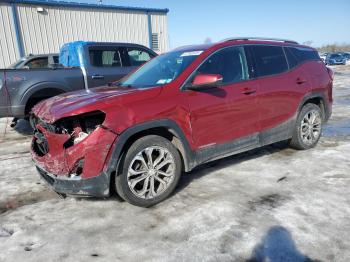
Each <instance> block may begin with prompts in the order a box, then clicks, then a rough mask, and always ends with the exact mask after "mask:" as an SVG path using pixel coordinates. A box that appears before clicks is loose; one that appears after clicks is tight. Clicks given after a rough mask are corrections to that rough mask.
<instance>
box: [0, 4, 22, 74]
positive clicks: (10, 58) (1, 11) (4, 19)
mask: <svg viewBox="0 0 350 262" xmlns="http://www.w3.org/2000/svg"><path fill="white" fill-rule="evenodd" d="M18 58H19V51H18V48H17V40H16V34H15V28H14V24H13V18H12V11H11V5H9V4H5V3H0V68H3V67H6V66H8V65H10V64H11V63H13V62H14V61H16V60H17V59H18Z"/></svg>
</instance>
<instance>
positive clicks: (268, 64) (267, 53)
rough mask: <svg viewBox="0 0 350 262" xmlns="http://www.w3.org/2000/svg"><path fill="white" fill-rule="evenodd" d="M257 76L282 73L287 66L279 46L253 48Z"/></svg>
mask: <svg viewBox="0 0 350 262" xmlns="http://www.w3.org/2000/svg"><path fill="white" fill-rule="evenodd" d="M252 50H253V52H254V59H255V63H256V67H257V76H267V75H274V74H279V73H283V72H285V71H287V70H288V64H287V60H286V57H285V55H284V52H283V49H282V47H281V46H263V45H261V46H253V47H252Z"/></svg>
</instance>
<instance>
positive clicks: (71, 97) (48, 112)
mask: <svg viewBox="0 0 350 262" xmlns="http://www.w3.org/2000/svg"><path fill="white" fill-rule="evenodd" d="M152 89H153V90H154V92H147V90H148V91H150V89H137V88H126V87H116V86H113V87H107V86H106V87H105V86H104V87H98V88H92V89H90V90H89V91H86V90H79V91H75V92H70V93H64V94H61V95H58V96H55V97H52V98H49V99H46V100H44V101H42V102H40V103H38V104H37V105H36V106H35V107H34V108H33V110H32V111H33V113H34V114H35V115H36V116H37V117H39V118H40V119H42V120H44V121H45V122H47V123H53V122H55V121H56V120H58V119H60V118H63V117H67V116H72V115H78V114H82V113H86V112H91V111H95V110H101V111H103V109H104V108H105V107H106V106H107V104H108V105H111V104H112V105H118V106H122V103H121V101H120V97H125V96H130V95H131V94H135V93H146V92H147V93H148V95H146V96H143V94H142V95H141V94H138V95H137V96H134V97H135V98H136V97H140V96H141V97H143V99H146V98H148V97H150V96H151V97H153V96H155V95H157V94H158V93H159V92H160V88H152ZM111 100H113V102H112V103H106V102H111ZM115 100H118V101H115ZM136 100H140V99H136Z"/></svg>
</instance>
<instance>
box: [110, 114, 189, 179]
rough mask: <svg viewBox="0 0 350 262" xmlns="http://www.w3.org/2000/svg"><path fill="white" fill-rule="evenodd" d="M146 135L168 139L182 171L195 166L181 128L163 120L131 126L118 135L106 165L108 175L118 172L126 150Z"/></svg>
mask: <svg viewBox="0 0 350 262" xmlns="http://www.w3.org/2000/svg"><path fill="white" fill-rule="evenodd" d="M146 135H158V136H162V137H164V138H166V139H168V140H169V141H170V142H171V143H172V144H173V145H174V146H175V147H176V148H177V149H178V150H179V152H180V156H181V158H182V162H183V167H184V171H190V170H191V169H192V168H193V167H194V166H195V163H194V157H193V154H194V153H193V151H192V150H191V148H190V146H189V144H188V141H187V139H186V137H185V135H184V133H183V132H182V130H181V128H180V127H179V126H178V125H177V124H176V123H175V122H174V121H172V120H169V119H163V120H156V121H151V122H147V123H142V124H139V125H136V126H133V127H131V128H129V129H127V130H125V131H124V132H123V133H122V134H120V136H119V137H118V140H117V142H116V144H115V145H114V149H113V152H112V155H111V158H110V161H109V163H108V167H107V170H108V173H112V172H114V171H115V170H119V168H120V161H121V159H122V157H123V155H124V154H125V152H126V151H127V149H128V148H129V147H130V146H131V145H132V144H133V143H134V142H135V141H136V140H137V139H139V138H141V137H144V136H146Z"/></svg>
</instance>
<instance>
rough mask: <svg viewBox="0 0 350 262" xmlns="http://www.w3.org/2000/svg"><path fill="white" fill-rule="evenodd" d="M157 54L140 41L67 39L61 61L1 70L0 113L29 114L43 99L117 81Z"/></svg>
mask: <svg viewBox="0 0 350 262" xmlns="http://www.w3.org/2000/svg"><path fill="white" fill-rule="evenodd" d="M156 55H157V54H156V53H155V52H153V51H152V50H150V49H148V48H147V47H145V46H142V45H137V44H128V43H98V42H81V41H79V42H72V43H67V44H65V45H64V46H63V47H62V48H61V51H60V57H59V61H60V65H57V66H55V67H51V68H44V69H42V68H41V69H34V68H33V69H2V70H0V117H15V118H22V117H26V116H28V114H29V113H30V111H31V109H32V107H33V106H34V105H35V104H36V103H38V102H39V101H41V100H44V99H47V98H49V97H53V96H56V95H58V94H61V93H64V92H69V91H75V90H79V89H84V88H93V87H97V86H101V85H105V84H107V83H109V82H113V81H117V80H119V79H120V78H122V77H123V76H125V75H126V74H128V73H130V72H131V71H133V70H135V69H136V68H137V67H139V66H140V65H142V64H143V63H145V62H147V61H149V60H150V59H152V58H153V57H154V56H156ZM77 60H79V61H77Z"/></svg>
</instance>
